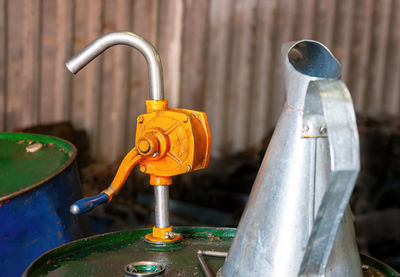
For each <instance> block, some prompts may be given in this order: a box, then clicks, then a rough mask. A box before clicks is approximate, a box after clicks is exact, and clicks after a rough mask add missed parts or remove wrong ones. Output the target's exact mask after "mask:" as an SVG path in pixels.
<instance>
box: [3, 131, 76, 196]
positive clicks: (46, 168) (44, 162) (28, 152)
mask: <svg viewBox="0 0 400 277" xmlns="http://www.w3.org/2000/svg"><path fill="white" fill-rule="evenodd" d="M75 156H76V149H75V147H74V146H73V145H72V144H70V143H68V142H66V141H64V140H62V139H59V138H55V137H50V136H43V135H34V134H27V133H0V201H3V200H7V199H9V198H12V197H15V196H17V195H19V194H20V193H23V192H25V191H27V190H30V189H32V188H34V187H36V186H38V185H40V184H42V183H43V182H45V181H47V180H49V179H50V178H52V177H54V176H55V175H57V174H58V173H60V172H61V171H62V170H64V169H65V168H66V167H67V166H68V165H70V164H71V163H72V161H73V160H74V159H75Z"/></svg>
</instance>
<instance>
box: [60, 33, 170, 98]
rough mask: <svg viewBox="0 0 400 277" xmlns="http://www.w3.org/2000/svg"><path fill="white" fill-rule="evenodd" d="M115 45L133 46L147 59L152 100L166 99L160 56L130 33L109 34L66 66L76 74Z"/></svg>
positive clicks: (148, 44) (94, 42)
mask: <svg viewBox="0 0 400 277" xmlns="http://www.w3.org/2000/svg"><path fill="white" fill-rule="evenodd" d="M114 45H127V46H131V47H133V48H135V49H137V50H139V52H140V53H142V54H143V56H144V57H145V59H146V62H147V66H148V69H149V82H150V99H151V100H163V99H164V87H163V85H164V82H163V74H162V65H161V60H160V56H159V55H158V52H157V51H156V49H154V47H153V46H152V45H151V44H150V43H149V42H148V41H147V40H145V39H144V38H142V37H140V36H138V35H135V34H133V33H130V32H112V33H108V34H106V35H104V36H102V37H100V38H98V39H96V40H95V41H93V42H92V43H90V44H89V45H88V46H86V47H85V48H84V49H83V50H82V51H81V52H80V53H79V54H77V55H76V56H75V57H73V58H71V59H70V60H69V61H68V62H67V63H66V64H65V65H66V66H67V68H68V69H69V71H71V72H72V73H74V74H76V73H78V72H79V70H81V69H82V68H84V67H85V66H86V65H87V64H88V63H90V62H91V61H92V60H93V59H95V58H96V57H97V56H98V55H100V54H101V53H103V52H104V51H105V50H106V49H108V48H110V47H112V46H114Z"/></svg>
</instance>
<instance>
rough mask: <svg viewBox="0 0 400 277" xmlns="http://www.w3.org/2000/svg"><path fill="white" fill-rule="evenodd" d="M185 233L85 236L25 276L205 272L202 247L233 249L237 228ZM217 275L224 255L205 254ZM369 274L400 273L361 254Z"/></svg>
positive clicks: (192, 229) (186, 229)
mask: <svg viewBox="0 0 400 277" xmlns="http://www.w3.org/2000/svg"><path fill="white" fill-rule="evenodd" d="M174 231H176V232H179V233H181V234H183V239H182V242H181V244H179V245H176V244H175V245H172V246H170V247H162V248H157V247H154V246H151V245H150V244H149V243H147V242H145V241H144V239H143V237H144V236H145V235H146V234H148V233H149V232H151V229H138V230H133V231H124V232H116V233H110V234H104V235H99V236H95V237H91V238H86V239H81V240H78V241H75V242H72V243H68V244H65V245H63V246H60V247H58V248H55V249H53V250H51V251H49V252H47V253H45V254H43V255H42V256H40V257H39V258H38V259H37V260H36V261H34V262H33V263H32V264H31V265H30V266H29V267H28V268H27V269H26V271H25V273H24V275H23V276H35V277H36V276H124V270H125V269H126V267H127V266H129V265H130V264H132V263H135V262H153V263H157V264H161V265H163V266H165V268H166V269H165V273H164V275H163V276H164V277H170V276H203V272H202V270H201V268H200V265H199V262H198V260H197V251H198V250H214V251H222V252H228V250H229V247H230V245H231V243H232V239H233V237H234V235H235V231H236V229H234V228H212V227H176V228H174ZM205 259H206V262H207V264H208V266H209V268H210V269H211V270H212V271H213V272H214V274H215V273H216V272H217V271H218V270H219V269H220V268H221V267H222V266H223V264H224V258H218V257H205ZM361 262H362V271H363V276H364V277H381V276H390V277H394V276H399V275H398V273H397V272H396V271H395V270H393V269H392V268H390V267H389V266H387V265H385V264H384V263H382V262H380V261H378V260H375V259H373V258H371V257H368V256H365V255H363V254H361Z"/></svg>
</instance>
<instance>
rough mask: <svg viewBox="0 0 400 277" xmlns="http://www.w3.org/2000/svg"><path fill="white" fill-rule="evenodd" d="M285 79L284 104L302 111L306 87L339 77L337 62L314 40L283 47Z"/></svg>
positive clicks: (326, 49)
mask: <svg viewBox="0 0 400 277" xmlns="http://www.w3.org/2000/svg"><path fill="white" fill-rule="evenodd" d="M282 52H284V53H283V54H284V63H285V79H286V82H285V83H286V102H287V103H288V104H289V105H291V106H293V107H295V108H297V109H299V110H302V109H303V106H304V101H305V97H306V92H307V88H308V85H309V83H310V82H311V81H314V80H319V79H331V80H335V79H338V78H339V77H340V74H341V69H340V64H339V62H338V60H337V59H336V58H335V56H333V54H332V53H331V52H330V51H329V49H328V48H326V47H325V46H324V45H323V44H321V43H320V42H318V41H315V40H300V41H297V42H288V43H286V44H284V45H283V47H282Z"/></svg>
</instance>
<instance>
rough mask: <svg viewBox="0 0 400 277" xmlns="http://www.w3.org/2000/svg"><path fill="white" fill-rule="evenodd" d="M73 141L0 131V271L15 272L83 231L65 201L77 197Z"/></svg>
mask: <svg viewBox="0 0 400 277" xmlns="http://www.w3.org/2000/svg"><path fill="white" fill-rule="evenodd" d="M75 157H76V149H75V147H74V146H73V145H72V144H70V143H68V142H66V141H64V140H61V139H58V138H54V137H49V136H42V135H34V134H26V133H0V277H2V276H5V277H8V276H20V275H21V274H22V273H23V272H24V269H25V268H26V267H27V266H28V265H29V264H30V263H31V262H32V261H33V260H35V259H36V258H37V257H39V256H40V255H41V254H43V253H44V252H46V251H48V250H50V249H53V248H54V247H57V246H59V245H61V244H64V243H66V242H70V241H72V240H76V239H79V238H82V237H83V233H82V229H81V225H80V220H79V219H78V217H76V216H74V215H72V214H71V213H69V211H68V208H69V206H70V205H71V204H72V203H73V202H74V201H76V200H77V199H79V198H80V197H81V190H80V184H79V176H78V172H77V168H76V164H75Z"/></svg>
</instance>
